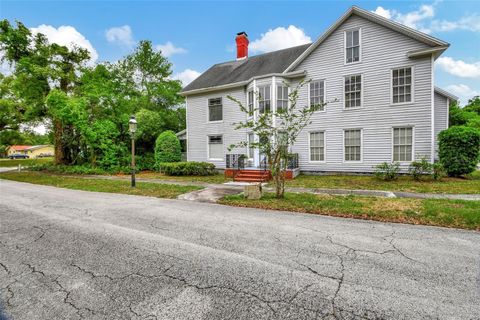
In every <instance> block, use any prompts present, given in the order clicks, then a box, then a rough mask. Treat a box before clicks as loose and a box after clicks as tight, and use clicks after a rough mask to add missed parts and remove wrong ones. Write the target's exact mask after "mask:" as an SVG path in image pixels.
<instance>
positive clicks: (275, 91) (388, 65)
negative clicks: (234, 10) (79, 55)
mask: <svg viewBox="0 0 480 320" xmlns="http://www.w3.org/2000/svg"><path fill="white" fill-rule="evenodd" d="M236 43H237V59H236V60H233V61H229V62H224V63H219V64H215V65H214V66H212V67H211V68H210V69H208V70H207V71H206V72H204V73H203V74H202V75H200V76H199V77H198V78H197V79H196V80H195V81H193V82H192V83H190V84H189V85H188V86H186V87H185V88H184V89H183V91H182V94H183V95H184V96H185V97H186V105H187V131H186V138H187V160H188V161H207V162H211V163H214V164H215V165H216V166H217V167H218V168H225V167H226V159H227V155H228V154H245V155H246V156H247V157H248V159H249V162H248V163H249V165H250V166H252V167H256V166H259V164H260V162H261V160H262V159H261V155H260V153H259V151H258V150H255V149H253V148H248V147H247V148H244V149H236V150H232V151H229V150H228V146H229V145H231V144H233V143H238V142H240V141H255V139H257V137H255V136H254V135H253V134H252V133H251V132H247V131H246V130H235V129H234V125H233V123H235V122H238V121H241V120H245V118H246V114H245V113H243V112H241V110H240V109H239V107H238V105H236V104H235V103H234V102H232V101H231V100H230V99H228V98H227V96H229V95H230V96H233V97H235V98H236V99H238V100H240V101H241V102H242V104H243V105H245V106H249V107H251V108H254V109H255V110H258V111H257V112H268V110H276V108H281V107H282V106H284V105H285V104H286V103H288V90H289V89H288V87H287V86H285V83H288V84H289V86H290V87H294V86H295V85H296V84H298V83H299V82H300V81H302V80H311V82H310V83H309V84H308V85H307V86H303V87H302V88H301V90H300V92H299V101H298V102H299V103H298V104H299V105H309V104H318V103H319V102H325V101H326V102H328V101H330V102H329V103H328V104H327V105H326V106H325V107H324V108H323V110H319V111H317V112H315V114H314V115H313V117H312V124H310V125H309V126H308V127H307V128H305V129H304V131H303V132H302V133H301V134H300V135H299V137H298V139H297V142H296V143H295V145H293V146H291V152H292V153H297V154H298V160H299V161H298V167H299V169H300V170H301V171H303V172H372V171H373V167H374V166H375V165H377V164H379V163H382V162H392V161H395V162H400V163H401V165H402V168H403V169H405V168H406V167H407V166H408V164H409V163H410V162H411V161H412V160H415V159H418V158H421V157H426V158H427V159H429V160H430V161H434V160H435V158H436V152H437V141H436V140H437V134H438V133H439V132H440V131H442V130H444V129H446V128H447V127H448V106H449V104H450V102H451V101H452V100H456V99H457V98H456V97H455V96H453V95H451V94H449V93H448V92H445V91H444V90H441V89H439V88H436V87H435V84H434V62H435V59H436V58H438V57H439V56H440V55H441V54H442V53H443V51H445V50H446V49H447V48H448V46H449V44H448V43H446V42H444V41H442V40H439V39H436V38H434V37H432V36H430V35H427V34H424V33H422V32H419V31H417V30H414V29H411V28H408V27H406V26H403V25H401V24H399V23H396V22H394V21H391V20H388V19H385V18H383V17H381V16H379V15H376V14H374V13H371V12H369V11H365V10H363V9H360V8H358V7H352V8H350V9H349V10H348V11H347V12H346V13H345V14H344V15H343V16H341V17H340V18H339V19H338V20H337V21H336V22H335V23H334V24H333V25H332V26H331V27H330V28H328V30H327V31H326V32H325V33H324V34H323V35H321V36H320V37H319V38H318V39H317V40H316V41H315V42H314V43H311V44H307V45H302V46H298V47H293V48H288V49H284V50H279V51H275V52H270V53H266V54H261V55H257V56H251V57H249V56H248V38H247V35H246V34H245V33H243V32H242V33H239V34H237V36H236Z"/></svg>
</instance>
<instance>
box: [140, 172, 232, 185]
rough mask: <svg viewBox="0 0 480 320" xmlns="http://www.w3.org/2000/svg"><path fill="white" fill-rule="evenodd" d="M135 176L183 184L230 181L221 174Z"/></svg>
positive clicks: (144, 174) (154, 173) (156, 173)
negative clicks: (181, 182) (182, 182)
mask: <svg viewBox="0 0 480 320" xmlns="http://www.w3.org/2000/svg"><path fill="white" fill-rule="evenodd" d="M136 176H137V177H138V178H143V179H160V180H173V181H184V182H206V183H224V182H228V181H232V179H230V178H225V176H224V175H223V174H216V175H213V176H166V175H164V174H163V173H159V172H139V173H137V175H136Z"/></svg>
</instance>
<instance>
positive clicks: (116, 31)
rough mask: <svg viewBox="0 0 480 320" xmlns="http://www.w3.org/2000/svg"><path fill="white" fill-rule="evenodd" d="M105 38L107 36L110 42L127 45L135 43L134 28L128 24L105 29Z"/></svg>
mask: <svg viewBox="0 0 480 320" xmlns="http://www.w3.org/2000/svg"><path fill="white" fill-rule="evenodd" d="M105 38H107V41H108V42H112V43H118V44H121V45H124V46H127V47H131V46H133V45H134V44H135V40H133V34H132V29H131V28H130V26H128V25H124V26H121V27H113V28H110V29H108V30H107V31H105Z"/></svg>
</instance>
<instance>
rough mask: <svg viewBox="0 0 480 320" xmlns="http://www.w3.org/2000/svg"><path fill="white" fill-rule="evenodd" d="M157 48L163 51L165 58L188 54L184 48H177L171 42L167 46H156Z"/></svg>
mask: <svg viewBox="0 0 480 320" xmlns="http://www.w3.org/2000/svg"><path fill="white" fill-rule="evenodd" d="M155 48H156V49H157V50H159V51H161V52H162V54H163V56H165V57H170V56H172V55H174V54H178V53H186V52H187V50H185V49H184V48H181V47H175V45H174V44H173V43H171V42H170V41H168V42H167V43H165V44H158V45H156V46H155Z"/></svg>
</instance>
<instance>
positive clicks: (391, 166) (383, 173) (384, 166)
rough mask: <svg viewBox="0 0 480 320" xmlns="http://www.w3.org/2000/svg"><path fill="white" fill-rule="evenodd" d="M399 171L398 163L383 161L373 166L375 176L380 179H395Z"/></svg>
mask: <svg viewBox="0 0 480 320" xmlns="http://www.w3.org/2000/svg"><path fill="white" fill-rule="evenodd" d="M399 172H400V163H398V162H392V163H388V162H383V163H380V164H378V165H376V166H375V177H377V178H378V179H381V180H386V181H390V180H396V179H397V178H398V173H399Z"/></svg>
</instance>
